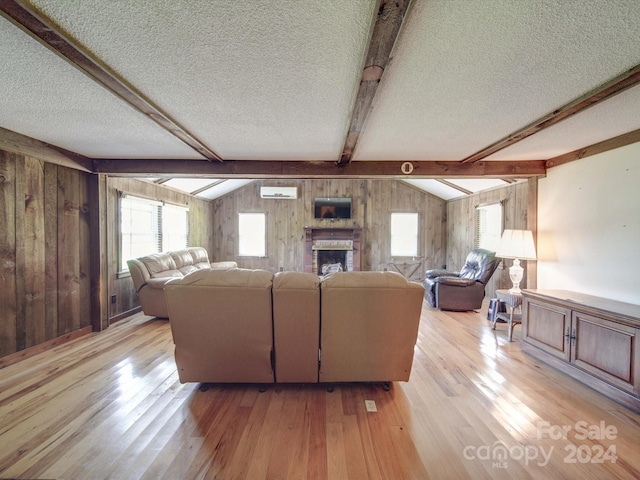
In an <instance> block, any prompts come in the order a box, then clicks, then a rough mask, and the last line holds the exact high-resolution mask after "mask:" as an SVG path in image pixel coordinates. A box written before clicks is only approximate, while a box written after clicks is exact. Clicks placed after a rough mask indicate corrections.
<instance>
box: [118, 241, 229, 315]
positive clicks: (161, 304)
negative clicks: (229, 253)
mask: <svg viewBox="0 0 640 480" xmlns="http://www.w3.org/2000/svg"><path fill="white" fill-rule="evenodd" d="M127 265H128V266H129V272H130V273H131V279H132V280H133V285H134V287H135V290H136V293H137V294H138V300H140V306H141V307H142V311H143V312H144V314H145V315H152V316H155V317H161V318H167V317H168V316H169V315H168V313H167V303H166V301H165V296H164V286H165V284H166V283H167V281H169V280H170V279H172V278H176V277H178V278H182V277H184V276H185V275H187V274H189V273H191V272H195V271H196V270H203V269H205V270H209V269H212V268H214V269H228V268H235V267H237V264H236V262H214V263H210V262H209V254H208V253H207V250H206V249H204V248H202V247H190V248H186V249H184V250H176V251H173V252H163V253H153V254H151V255H146V256H144V257H139V258H134V259H131V260H127Z"/></svg>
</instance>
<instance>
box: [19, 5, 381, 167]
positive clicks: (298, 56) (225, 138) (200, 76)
mask: <svg viewBox="0 0 640 480" xmlns="http://www.w3.org/2000/svg"><path fill="white" fill-rule="evenodd" d="M32 3H33V4H34V5H36V6H37V7H38V8H39V9H41V10H42V11H43V12H44V13H45V14H46V15H47V16H50V17H51V18H54V19H55V20H56V22H57V23H58V25H60V26H61V27H62V29H64V30H65V31H66V32H68V33H69V34H70V35H71V36H72V37H74V38H76V39H78V40H79V41H80V42H81V43H82V44H83V45H84V46H85V47H86V48H87V49H88V50H90V51H91V52H92V53H94V54H95V55H96V56H97V57H98V58H100V59H101V60H103V61H104V62H106V63H107V64H108V65H110V66H111V67H112V68H113V69H114V70H115V71H116V72H117V73H119V74H120V75H122V76H123V77H124V78H126V79H127V80H128V81H129V82H131V83H132V84H133V85H135V86H136V87H137V88H138V89H140V90H141V91H142V92H143V93H144V94H145V95H147V96H148V97H149V98H150V99H151V100H153V101H154V102H155V103H157V104H158V105H159V106H160V107H162V108H163V109H165V110H167V111H169V112H171V113H172V114H173V116H174V118H176V119H177V120H178V121H179V122H180V123H181V124H182V125H184V126H185V127H187V128H188V129H189V130H190V131H192V132H193V133H195V135H196V136H197V137H199V138H200V139H202V140H203V141H204V143H205V144H207V145H209V146H211V147H212V148H213V149H214V150H215V151H216V152H217V153H218V154H220V155H221V156H222V157H223V158H229V159H253V160H256V159H283V160H284V159H296V160H297V159H301V158H302V159H306V160H334V159H335V158H337V157H338V156H339V155H340V151H341V149H342V143H343V137H344V135H345V133H346V129H347V126H348V121H349V112H350V109H351V105H352V103H353V99H354V95H355V92H356V88H357V85H358V80H359V76H360V71H361V68H362V58H363V55H364V52H365V49H366V45H367V35H368V30H369V25H370V23H371V18H372V15H373V7H374V2H367V1H356V0H339V1H331V2H326V1H320V2H318V1H315V0H312V1H297V0H293V1H278V2H273V1H270V0H264V1H253V2H230V1H228V0H218V1H195V2H194V1H191V0H183V1H176V0H153V1H150V2H138V1H135V2H132V1H108V2H105V1H104V0H83V1H82V2H76V3H75V4H74V7H73V8H70V7H69V2H68V0H38V1H35V2H32ZM105 154H106V156H113V155H112V154H111V153H110V152H105ZM133 154H134V156H135V155H140V156H144V155H145V154H146V152H144V151H140V152H133Z"/></svg>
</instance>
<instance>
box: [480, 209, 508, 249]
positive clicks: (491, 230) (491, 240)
mask: <svg viewBox="0 0 640 480" xmlns="http://www.w3.org/2000/svg"><path fill="white" fill-rule="evenodd" d="M501 235H502V203H492V204H488V205H479V206H477V207H476V248H484V249H486V250H490V251H492V252H495V251H497V249H498V244H499V243H500V236H501Z"/></svg>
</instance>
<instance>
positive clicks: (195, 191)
mask: <svg viewBox="0 0 640 480" xmlns="http://www.w3.org/2000/svg"><path fill="white" fill-rule="evenodd" d="M226 181H227V179H226V178H222V179H220V180H216V181H215V182H211V183H210V184H208V185H205V186H204V187H202V188H198V189H197V190H194V191H193V192H189V193H190V194H191V195H198V194H199V193H202V192H204V191H206V190H209V189H210V188H213V187H215V186H216V185H220V184H221V183H224V182H226Z"/></svg>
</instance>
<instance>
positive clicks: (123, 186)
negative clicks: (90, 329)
mask: <svg viewBox="0 0 640 480" xmlns="http://www.w3.org/2000/svg"><path fill="white" fill-rule="evenodd" d="M118 191H123V192H126V193H130V194H131V195H139V196H141V197H145V198H150V199H154V200H159V201H166V202H169V203H174V204H176V205H189V245H191V246H194V247H195V246H198V247H204V248H206V249H207V251H208V252H209V256H210V257H211V253H212V250H213V225H212V217H213V213H212V212H213V206H212V203H211V202H209V201H207V200H201V199H198V198H195V197H192V196H190V195H187V194H185V193H183V192H180V191H178V190H173V189H171V188H167V187H163V186H162V185H157V184H155V183H152V182H147V181H142V180H137V179H134V178H118V177H108V178H107V224H108V225H110V226H111V227H110V228H107V245H108V253H107V271H108V278H109V281H108V284H109V286H108V289H109V296H108V298H109V309H108V310H109V313H108V315H109V318H110V319H114V318H119V317H120V316H122V315H124V314H126V313H127V312H130V311H131V310H134V309H136V308H137V307H139V306H140V303H139V302H138V298H137V296H136V292H135V289H134V287H133V282H132V281H131V277H130V276H121V278H118V277H119V275H118V271H119V265H118V248H119V241H120V240H119V229H118V228H117V225H118V214H117V213H118V208H119V204H118ZM111 295H115V296H116V302H115V303H111V300H110V299H111Z"/></svg>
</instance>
